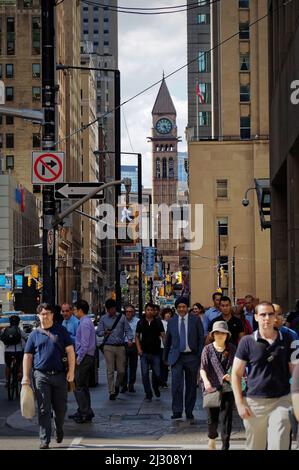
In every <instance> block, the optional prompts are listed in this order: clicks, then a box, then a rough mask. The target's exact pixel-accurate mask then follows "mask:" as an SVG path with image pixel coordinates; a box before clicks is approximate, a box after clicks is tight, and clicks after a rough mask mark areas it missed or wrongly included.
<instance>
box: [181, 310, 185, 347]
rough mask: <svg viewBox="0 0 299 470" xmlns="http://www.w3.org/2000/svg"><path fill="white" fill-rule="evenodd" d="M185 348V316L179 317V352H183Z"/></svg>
mask: <svg viewBox="0 0 299 470" xmlns="http://www.w3.org/2000/svg"><path fill="white" fill-rule="evenodd" d="M185 349H186V328H185V318H184V317H182V318H181V327H180V352H184V351H185Z"/></svg>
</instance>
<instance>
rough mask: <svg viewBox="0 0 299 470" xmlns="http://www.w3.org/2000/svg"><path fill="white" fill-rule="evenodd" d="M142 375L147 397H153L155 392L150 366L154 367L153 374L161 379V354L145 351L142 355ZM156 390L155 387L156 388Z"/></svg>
mask: <svg viewBox="0 0 299 470" xmlns="http://www.w3.org/2000/svg"><path fill="white" fill-rule="evenodd" d="M140 363H141V375H142V383H143V387H144V391H145V394H146V397H147V398H152V396H153V392H152V387H151V383H150V377H149V368H150V366H151V367H152V370H153V374H155V375H156V377H158V378H159V379H160V354H148V353H143V354H142V356H141V357H140ZM153 388H154V387H153ZM154 390H155V388H154Z"/></svg>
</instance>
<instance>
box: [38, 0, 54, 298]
mask: <svg viewBox="0 0 299 470" xmlns="http://www.w3.org/2000/svg"><path fill="white" fill-rule="evenodd" d="M54 8H55V4H54V0H43V1H42V2H41V9H42V10H41V13H42V108H43V112H44V123H43V126H42V149H43V150H45V151H49V152H50V151H53V150H55V54H54V34H55V30H54ZM42 211H43V214H42V218H43V247H42V250H43V302H47V303H50V304H51V305H54V304H55V229H54V234H53V237H52V240H51V242H52V246H53V249H51V250H49V249H48V245H49V230H52V229H53V228H52V219H53V217H54V215H55V199H54V187H53V186H52V185H45V186H44V187H43V193H42ZM51 233H53V232H51Z"/></svg>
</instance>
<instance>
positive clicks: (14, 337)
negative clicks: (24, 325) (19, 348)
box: [1, 325, 22, 346]
mask: <svg viewBox="0 0 299 470" xmlns="http://www.w3.org/2000/svg"><path fill="white" fill-rule="evenodd" d="M21 339H22V336H21V331H20V328H19V327H18V326H17V325H13V326H8V327H7V328H5V330H4V331H3V333H2V336H1V340H2V341H3V343H4V344H5V346H16V345H17V344H19V343H20V342H21Z"/></svg>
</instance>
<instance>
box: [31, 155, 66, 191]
mask: <svg viewBox="0 0 299 470" xmlns="http://www.w3.org/2000/svg"><path fill="white" fill-rule="evenodd" d="M63 179H64V152H32V184H54V183H58V182H60V181H63Z"/></svg>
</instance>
